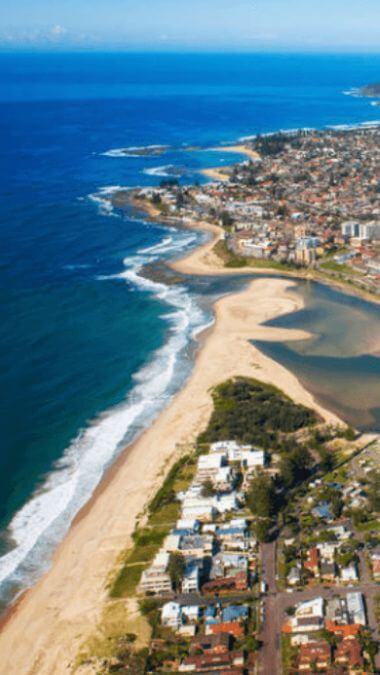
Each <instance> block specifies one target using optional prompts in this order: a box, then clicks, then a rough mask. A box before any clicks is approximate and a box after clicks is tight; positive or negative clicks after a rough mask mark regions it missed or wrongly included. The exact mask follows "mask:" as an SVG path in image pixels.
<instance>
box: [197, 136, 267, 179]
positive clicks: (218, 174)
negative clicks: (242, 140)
mask: <svg viewBox="0 0 380 675" xmlns="http://www.w3.org/2000/svg"><path fill="white" fill-rule="evenodd" d="M210 150H212V151H213V152H231V153H234V154H241V155H246V157H248V158H249V159H251V160H253V161H255V162H257V161H258V160H259V159H260V155H259V154H258V153H257V152H255V150H252V149H251V148H249V147H248V146H247V145H243V144H239V145H221V146H217V147H215V148H210ZM230 168H231V167H230V166H222V167H213V168H210V169H203V170H202V171H201V173H202V174H203V175H204V176H207V178H211V179H212V180H215V181H222V182H223V181H228V180H229V179H230V177H229V175H228V173H227V172H228V169H230Z"/></svg>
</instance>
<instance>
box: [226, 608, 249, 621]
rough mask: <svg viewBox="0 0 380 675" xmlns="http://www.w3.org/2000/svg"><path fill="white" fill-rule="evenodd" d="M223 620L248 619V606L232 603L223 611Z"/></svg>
mask: <svg viewBox="0 0 380 675" xmlns="http://www.w3.org/2000/svg"><path fill="white" fill-rule="evenodd" d="M222 616H223V621H234V620H236V619H246V618H247V616H248V607H244V606H238V605H231V606H230V607H225V608H224V609H223V612H222Z"/></svg>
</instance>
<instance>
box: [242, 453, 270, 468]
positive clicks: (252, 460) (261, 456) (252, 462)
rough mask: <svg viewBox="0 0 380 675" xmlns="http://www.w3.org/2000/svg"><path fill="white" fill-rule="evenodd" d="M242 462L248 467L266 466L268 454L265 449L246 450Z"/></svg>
mask: <svg viewBox="0 0 380 675" xmlns="http://www.w3.org/2000/svg"><path fill="white" fill-rule="evenodd" d="M241 463H242V464H243V466H244V467H246V468H247V469H256V468H259V467H264V466H265V464H266V454H265V452H264V450H244V451H243V452H242V453H241Z"/></svg>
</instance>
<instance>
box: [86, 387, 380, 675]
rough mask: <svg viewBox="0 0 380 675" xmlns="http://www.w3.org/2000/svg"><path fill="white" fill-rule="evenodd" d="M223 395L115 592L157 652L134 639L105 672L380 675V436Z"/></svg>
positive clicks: (260, 400) (241, 394) (265, 396)
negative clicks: (135, 607) (132, 604)
mask: <svg viewBox="0 0 380 675" xmlns="http://www.w3.org/2000/svg"><path fill="white" fill-rule="evenodd" d="M213 398H214V412H213V414H212V416H211V419H210V422H209V425H208V427H207V429H206V430H205V431H204V432H202V433H200V435H199V436H198V440H197V443H196V444H195V445H194V446H193V447H190V448H189V447H187V448H186V449H183V452H185V450H186V454H182V456H181V458H180V459H179V460H178V462H177V463H176V464H175V465H174V467H173V468H172V469H171V471H170V472H169V474H168V476H167V478H166V480H165V481H164V483H163V485H162V487H161V488H160V490H159V491H158V493H157V494H156V496H155V497H154V498H153V500H152V501H151V502H150V504H149V506H148V510H147V512H146V514H145V516H144V518H143V520H142V521H141V522H140V523H139V525H138V527H137V529H136V532H135V535H134V547H133V548H132V550H130V551H129V552H128V555H127V557H126V559H125V562H124V565H123V567H122V569H121V571H120V572H119V574H118V575H117V577H116V579H115V581H114V584H113V587H112V588H111V597H114V598H115V600H116V599H117V598H118V599H122V598H124V599H125V601H128V598H129V599H130V598H137V599H138V603H139V612H140V614H141V616H142V617H144V621H145V622H147V623H148V624H149V633H150V638H149V646H148V647H145V648H143V649H141V648H140V649H139V650H138V649H137V647H136V644H139V640H140V638H139V634H138V630H137V632H134V631H133V630H132V631H131V633H128V634H127V635H126V636H124V637H123V639H122V649H121V651H120V652H119V653H117V650H116V653H115V654H114V656H113V658H112V659H105V660H104V662H103V667H100V669H99V671H100V672H104V673H111V672H120V673H124V672H125V673H136V674H137V673H156V672H157V673H167V674H169V673H177V672H179V673H207V674H209V675H211V673H212V674H217V675H256V674H260V673H263V674H264V675H267V674H269V673H271V674H272V673H273V674H275V673H276V674H277V673H284V675H291V674H298V673H328V674H331V675H332V674H333V673H334V674H336V673H339V674H341V675H343V674H346V673H347V674H353V673H355V674H356V673H361V674H362V675H364V673H376V672H378V668H379V665H380V662H379V656H378V640H379V627H380V623H379V622H380V590H379V586H378V583H379V581H380V538H379V535H378V522H379V520H378V518H379V511H380V462H379V441H378V438H377V437H376V436H373V435H372V436H370V435H360V434H358V433H357V432H355V431H354V430H352V429H350V428H347V427H333V426H331V425H328V424H326V423H325V422H323V421H322V420H321V419H320V418H319V417H318V415H316V414H315V413H314V412H312V411H311V410H308V409H307V408H304V407H303V406H297V405H295V404H293V403H292V402H291V401H290V400H289V399H287V398H286V397H284V395H283V394H282V393H281V392H280V391H279V390H276V389H275V388H273V387H269V386H267V385H263V384H262V383H259V382H256V381H252V380H249V379H244V378H237V379H236V380H234V381H229V382H225V383H223V384H222V385H220V386H219V387H218V388H217V390H216V391H215V392H214V394H213ZM224 434H227V435H226V438H224ZM170 523H172V524H170ZM136 625H138V624H137V623H136Z"/></svg>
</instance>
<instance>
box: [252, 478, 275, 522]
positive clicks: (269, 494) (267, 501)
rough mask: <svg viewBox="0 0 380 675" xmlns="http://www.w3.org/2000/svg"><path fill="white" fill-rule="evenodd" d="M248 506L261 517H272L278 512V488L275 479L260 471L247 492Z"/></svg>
mask: <svg viewBox="0 0 380 675" xmlns="http://www.w3.org/2000/svg"><path fill="white" fill-rule="evenodd" d="M247 506H248V508H249V509H250V510H251V511H252V513H254V514H255V515H256V516H258V517H259V518H272V517H273V516H274V514H275V513H276V490H275V486H274V483H273V480H272V479H271V478H269V477H268V476H265V475H264V474H262V473H259V474H258V475H257V476H256V477H255V478H254V479H253V481H252V482H251V485H250V487H249V491H248V494H247Z"/></svg>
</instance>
